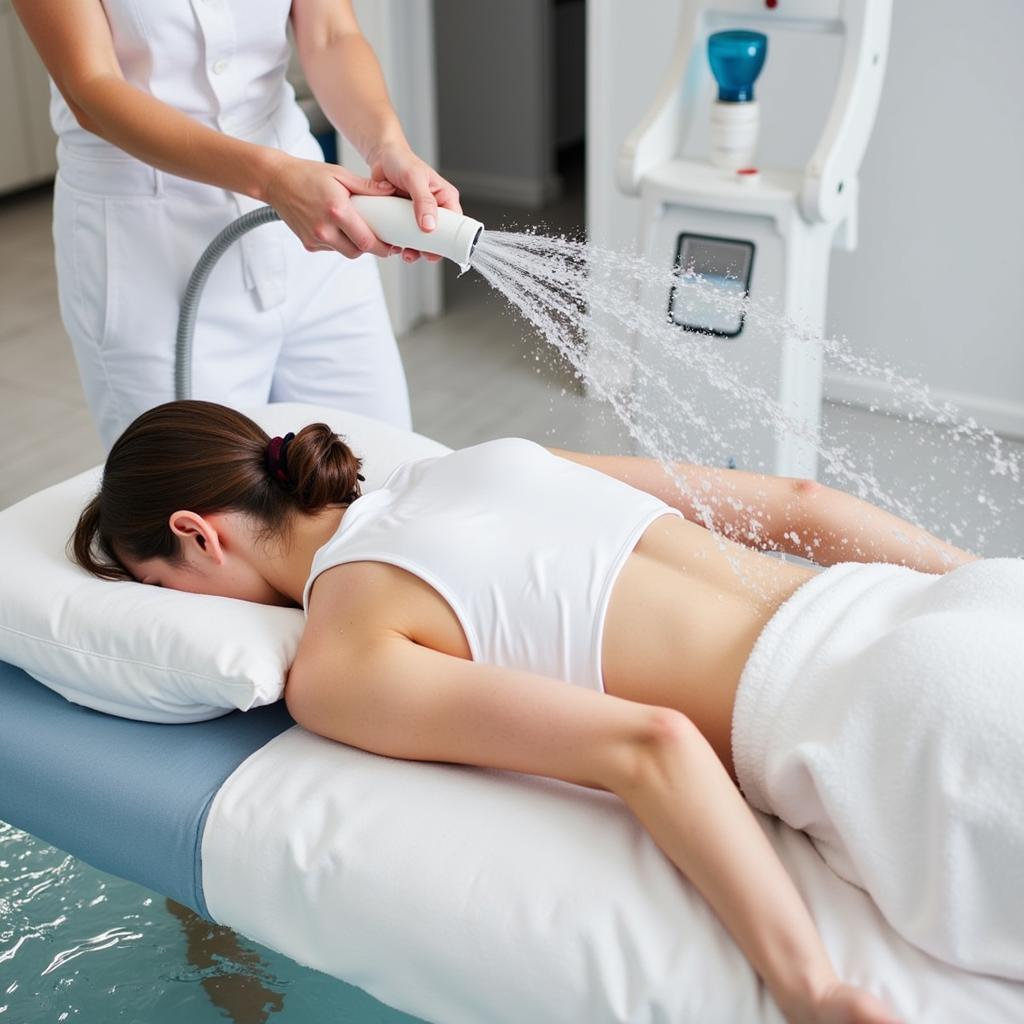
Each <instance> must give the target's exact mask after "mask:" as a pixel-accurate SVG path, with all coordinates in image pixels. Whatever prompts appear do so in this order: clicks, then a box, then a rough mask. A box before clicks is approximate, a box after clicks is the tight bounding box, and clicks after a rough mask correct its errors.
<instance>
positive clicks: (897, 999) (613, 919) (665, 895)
mask: <svg viewBox="0 0 1024 1024" xmlns="http://www.w3.org/2000/svg"><path fill="white" fill-rule="evenodd" d="M755 813H756V812H755ZM757 817H758V820H759V822H760V823H761V825H762V827H763V828H764V829H765V832H766V834H767V835H768V838H769V839H770V841H771V843H772V845H773V846H774V847H775V849H776V850H777V851H778V853H779V855H780V856H781V857H782V859H783V862H784V863H785V864H786V866H787V868H788V869H789V871H790V873H791V874H792V875H793V877H794V879H795V881H796V883H797V886H798V887H799V889H800V891H801V893H802V894H803V896H804V899H805V900H806V901H807V903H808V905H809V907H810V909H811V912H812V914H813V916H814V918H815V920H816V922H817V924H818V927H819V928H820V930H821V932H822V934H823V936H824V939H825V942H826V945H827V946H828V949H829V951H830V953H831V955H832V957H833V959H834V962H835V963H836V965H837V968H838V970H839V972H840V974H841V975H842V976H843V977H844V978H845V979H846V980H848V981H851V982H858V983H862V984H865V985H867V986H868V987H870V988H871V989H872V990H873V991H875V992H876V993H878V994H879V995H881V996H883V997H885V998H887V999H888V1000H889V1001H890V1002H891V1004H892V1005H893V1006H894V1008H895V1009H896V1010H897V1011H898V1012H899V1013H901V1014H902V1015H904V1016H905V1018H906V1020H907V1021H908V1022H914V1024H918V1022H927V1024H947V1022H948V1024H963V1022H964V1021H985V1022H986V1024H1017V1022H1019V1021H1021V1020H1024V985H1021V984H1014V983H1011V982H1006V981H1000V980H997V979H994V978H988V977H983V976H980V975H972V974H967V973H965V972H963V971H957V970H954V969H950V968H949V967H947V966H946V965H944V964H941V963H939V962H938V961H936V960H933V959H932V958H930V957H929V956H928V955H927V954H925V953H922V952H920V951H919V950H917V949H915V948H914V947H912V946H910V945H908V944H907V943H906V942H904V941H903V940H902V939H901V938H900V937H899V936H898V935H897V934H896V933H895V932H894V931H893V930H892V929H891V928H890V927H889V926H888V925H887V924H886V923H885V921H884V920H883V919H882V917H881V915H880V914H879V913H878V910H877V908H876V907H875V905H874V904H873V903H872V902H871V900H870V899H869V897H868V896H867V895H866V894H865V893H864V892H862V891H861V890H860V889H857V888H856V887H854V886H852V885H850V884H849V883H847V882H845V881H843V880H842V879H840V878H839V877H838V876H836V875H835V874H833V872H832V871H831V869H829V868H828V866H827V865H826V864H825V863H824V861H823V860H822V859H821V857H820V855H819V854H818V853H817V852H816V850H815V849H814V847H813V846H812V845H811V843H810V841H809V840H808V839H807V837H806V836H805V835H804V834H803V833H801V832H796V831H794V830H792V829H790V828H789V827H788V826H786V825H784V824H783V823H782V822H780V821H779V820H778V819H775V818H770V817H767V816H765V815H761V814H757ZM202 858H203V883H204V888H205V894H206V901H207V904H208V906H209V908H210V912H211V913H212V915H213V916H214V917H215V919H216V920H218V921H220V922H221V923H223V924H226V925H230V926H231V927H232V928H234V929H236V930H237V931H239V932H241V933H242V934H243V935H246V936H249V937H250V938H252V939H254V940H256V941H258V942H261V943H263V944H264V945H266V946H269V947H271V948H273V949H276V950H278V951H280V952H282V953H284V954H286V955H287V956H289V957H291V958H293V959H294V960H296V961H298V962H299V963H301V964H305V965H308V966H311V967H314V968H316V969H318V970H321V971H325V972H327V973H329V974H332V975H335V976H337V977H339V978H342V979H344V980H345V981H347V982H350V983H352V984H355V985H358V986H359V987H361V988H363V989H365V990H366V991H367V992H369V993H370V994H371V995H373V996H375V997H376V998H378V999H380V1000H381V1001H383V1002H385V1003H388V1004H390V1005H391V1006H394V1007H396V1008H398V1009H400V1010H403V1011H405V1012H407V1013H410V1014H414V1015H416V1016H418V1017H422V1018H424V1019H425V1020H428V1021H434V1022H438V1024H524V1022H529V1024H576V1022H579V1024H584V1022H586V1024H606V1022H608V1024H610V1022H622V1021H629V1022H633V1024H719V1022H720V1024H779V1022H781V1020H782V1017H781V1015H780V1014H779V1012H778V1010H777V1008H776V1007H775V1004H774V1002H773V1001H772V1000H771V998H770V997H769V996H768V994H767V992H766V991H765V990H764V988H763V986H761V985H760V984H759V983H758V979H757V977H756V975H755V974H754V973H753V971H752V969H751V968H750V966H749V964H748V963H747V961H746V960H745V959H744V957H743V955H742V954H741V952H740V951H739V949H738V947H737V946H736V945H735V944H734V943H733V942H732V940H731V938H730V936H729V934H728V933H727V932H726V931H725V929H724V927H723V926H722V925H721V924H720V923H719V921H718V919H717V918H716V917H715V916H714V914H713V913H712V912H711V910H710V908H709V907H708V905H707V904H706V903H705V902H704V900H703V898H702V897H701V896H700V894H699V893H698V892H697V891H696V889H694V888H693V886H692V885H691V884H690V883H689V882H688V881H687V880H686V879H685V878H684V877H683V876H682V875H681V874H680V873H679V872H678V871H677V870H676V868H675V867H674V865H673V864H672V863H671V862H670V861H669V860H668V858H667V857H665V855H664V854H663V853H662V852H661V851H660V849H659V848H658V847H657V846H656V845H655V843H654V841H653V840H652V839H651V838H650V836H649V834H648V833H647V832H646V831H645V830H644V829H643V827H642V826H641V825H640V823H639V822H638V821H637V819H636V818H635V817H634V816H633V814H632V813H631V812H630V811H629V809H628V808H627V807H626V806H625V804H623V803H622V802H621V801H620V800H618V798H616V797H614V796H612V795H611V794H608V793H603V792H598V791H594V790H590V789H585V788H583V787H577V786H573V785H570V784H569V783H563V782H559V781H557V780H551V779H543V778H539V777H535V776H528V775H519V774H516V773H511V772H497V771H490V770H486V769H478V768H469V767H464V766H460V765H450V764H436V763H422V762H411V761H401V760H394V759H390V758H384V757H379V756H377V755H375V754H370V753H367V752H365V751H362V750H357V749H354V748H352V747H347V746H344V745H342V744H339V743H334V742H332V741H329V740H326V739H323V738H322V737H319V736H316V735H313V734H312V733H309V732H307V731H306V730H304V729H302V728H300V727H298V726H296V727H294V728H292V729H289V730H287V731H286V732H284V733H282V734H281V735H279V736H278V737H276V738H275V739H274V740H272V741H271V742H270V743H268V744H267V745H266V746H265V747H263V748H262V749H260V750H258V751H257V752H256V753H255V754H253V755H252V756H251V757H250V758H249V759H248V760H246V761H245V762H244V763H243V764H242V765H240V766H239V768H238V769H237V770H236V771H235V772H234V773H233V774H232V775H231V777H230V778H229V779H228V780H227V782H226V783H225V784H224V786H223V787H222V788H221V790H220V791H219V792H218V794H217V796H216V797H215V798H214V801H213V803H212V806H211V809H210V813H209V818H208V820H207V823H206V830H205V834H204V836H203V843H202Z"/></svg>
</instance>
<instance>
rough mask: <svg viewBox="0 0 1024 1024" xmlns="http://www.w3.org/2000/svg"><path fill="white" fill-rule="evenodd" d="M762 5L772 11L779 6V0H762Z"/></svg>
mask: <svg viewBox="0 0 1024 1024" xmlns="http://www.w3.org/2000/svg"><path fill="white" fill-rule="evenodd" d="M764 5H765V7H767V8H768V10H769V11H774V10H775V8H776V7H778V6H779V0H764Z"/></svg>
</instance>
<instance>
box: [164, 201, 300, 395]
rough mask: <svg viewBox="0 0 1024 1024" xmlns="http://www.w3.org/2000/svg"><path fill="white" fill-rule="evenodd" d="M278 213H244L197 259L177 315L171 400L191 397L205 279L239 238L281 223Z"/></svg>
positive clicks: (271, 210) (263, 209) (265, 210)
mask: <svg viewBox="0 0 1024 1024" xmlns="http://www.w3.org/2000/svg"><path fill="white" fill-rule="evenodd" d="M280 219H281V218H280V216H278V213H277V210H275V209H274V208H273V207H270V206H261V207H260V208H259V209H258V210H250V211H249V212H248V213H243V214H242V216H241V217H239V218H238V219H237V220H233V221H232V222H231V223H230V224H229V225H228V226H227V227H226V228H225V229H224V230H223V231H222V232H221V233H220V234H219V235H217V237H216V238H215V239H214V240H213V241H212V242H211V243H210V244H209V245H208V246H207V247H206V251H205V252H204V253H203V255H202V256H200V257H199V262H198V263H197V264H196V265H195V269H194V270H193V271H192V275H191V277H189V279H188V285H187V286H186V288H185V296H184V298H183V299H182V300H181V312H179V313H178V335H177V340H176V342H175V347H174V397H175V398H177V399H181V398H191V397H192V338H193V335H194V334H195V330H196V313H197V311H198V309H199V299H200V297H201V296H202V294H203V288H204V287H205V286H206V279H207V278H208V277H209V276H210V271H211V270H213V268H214V266H215V265H216V263H217V260H219V259H220V258H221V256H223V255H224V253H225V252H226V251H227V250H228V249H229V248H230V247H231V246H232V245H233V244H234V243H235V242H237V241H238V239H240V238H241V237H242V235H244V234H247V233H248V232H250V231H252V229H253V228H258V227H259V226H260V225H261V224H270V223H271V222H273V221H275V220H280Z"/></svg>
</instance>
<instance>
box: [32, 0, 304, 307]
mask: <svg viewBox="0 0 1024 1024" xmlns="http://www.w3.org/2000/svg"><path fill="white" fill-rule="evenodd" d="M101 2H102V4H103V10H104V13H105V14H106V16H107V22H108V24H109V25H110V34H111V37H112V39H113V42H114V52H115V54H116V56H117V61H118V64H119V65H120V67H121V71H122V73H123V74H124V77H125V80H126V81H127V82H128V84H129V85H133V86H135V87H136V88H137V89H141V90H142V91H143V92H146V93H149V94H150V95H151V96H153V97H155V98H156V99H158V100H162V101H163V102H164V103H167V104H168V105H170V106H172V107H174V108H175V109H176V110H180V111H181V112H182V113H184V114H187V115H189V117H192V118H194V119H195V120H196V121H199V122H200V123H201V124H204V125H206V126H207V127H209V128H213V129H216V130H219V131H221V132H223V133H224V134H226V135H231V136H233V137H235V138H239V139H244V140H245V141H247V142H252V143H256V144H257V145H262V146H271V147H274V148H276V149H281V150H284V151H285V152H287V153H290V154H292V155H293V156H299V157H304V158H306V159H312V160H320V159H322V158H323V154H322V153H321V151H320V147H319V146H318V145H317V143H316V141H315V140H314V139H313V137H312V135H311V134H310V130H309V121H308V119H307V118H306V115H305V114H304V113H303V112H302V108H301V107H300V106H299V105H298V103H297V102H296V100H295V90H294V89H293V88H292V86H291V83H290V82H289V81H288V80H287V78H286V77H285V74H286V72H287V69H288V61H289V58H290V54H291V46H290V44H289V41H288V35H287V30H288V13H289V10H290V9H291V4H290V2H289V0H260V2H259V3H243V2H241V0H145V2H144V3H140V2H138V0H101ZM50 122H51V124H52V125H53V130H54V131H55V132H56V133H57V162H58V164H59V166H60V174H59V176H60V179H61V181H62V182H63V183H64V184H65V185H69V186H71V187H72V188H75V189H77V190H79V191H84V192H88V193H91V194H100V195H105V196H135V197H141V196H151V197H155V198H157V199H158V200H159V199H160V198H162V197H164V196H166V195H174V196H182V197H184V198H186V199H187V200H189V201H191V202H195V203H205V204H211V203H213V202H224V203H227V204H229V205H230V209H231V214H232V215H230V216H229V217H228V218H227V219H229V220H230V219H233V217H238V216H241V215H242V214H243V213H247V212H249V211H250V210H254V209H256V208H257V207H259V206H262V205H263V203H261V202H260V201H258V200H255V199H251V198H250V197H249V196H245V195H240V194H237V193H234V192H228V191H226V190H224V189H219V188H216V187H215V186H212V185H206V184H203V183H202V182H198V181H192V180H191V179H188V178H180V177H177V176H176V175H171V174H167V173H165V172H163V171H159V170H156V169H155V168H152V167H150V166H149V165H147V164H145V163H143V162H142V161H141V160H138V159H136V158H135V157H133V156H131V155H129V154H128V153H126V152H125V151H124V150H122V149H120V148H118V147H117V146H115V145H113V144H112V143H110V142H107V141H106V140H105V139H102V138H100V137H99V136H98V135H94V134H93V133H92V132H90V131H87V130H86V129H85V128H82V127H81V126H80V125H79V123H78V121H77V120H76V118H75V115H74V114H73V113H72V111H71V109H70V108H69V107H68V105H67V102H66V101H65V100H64V97H63V96H62V95H61V94H60V91H59V90H58V89H57V87H56V86H55V85H54V83H53V80H52V79H51V81H50ZM210 223H211V225H215V227H211V229H210V230H209V238H208V239H207V240H212V237H213V235H214V234H215V233H216V230H218V229H219V228H220V227H221V226H223V225H222V224H221V223H220V220H219V218H218V216H217V215H215V214H213V211H211V217H210ZM136 230H144V227H143V226H142V222H141V221H138V222H137V227H136ZM282 237H283V233H282V232H281V231H266V230H261V231H258V232H250V233H249V234H247V235H246V236H244V237H243V238H242V239H241V240H240V243H239V248H240V250H241V253H242V265H243V271H244V274H245V286H246V288H249V289H252V290H253V291H254V292H255V293H256V295H257V296H258V299H259V302H260V306H261V308H262V309H264V310H267V309H273V308H275V307H277V306H280V305H281V304H282V303H283V302H284V301H285V299H286V297H287V289H286V284H285V277H286V265H285V255H284V252H283V250H282V247H281V238H282ZM64 242H65V244H72V243H71V242H70V240H68V239H65V240H64ZM200 251H201V250H200ZM197 255H198V254H197Z"/></svg>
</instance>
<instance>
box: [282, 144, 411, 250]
mask: <svg viewBox="0 0 1024 1024" xmlns="http://www.w3.org/2000/svg"><path fill="white" fill-rule="evenodd" d="M394 193H395V187H394V185H392V184H391V183H390V182H388V181H372V180H371V179H369V178H360V177H359V176H358V175H357V174H353V173H352V172H351V171H348V170H346V169H345V168H344V167H340V166H339V165H338V164H325V163H321V162H320V161H319V160H303V159H301V158H300V157H293V156H289V155H287V154H284V153H282V154H281V159H279V160H278V162H277V164H276V166H275V168H274V171H273V173H272V175H271V177H270V180H269V181H268V182H267V185H266V187H265V188H264V196H263V197H264V198H265V199H266V201H267V202H268V203H269V204H270V205H271V206H272V207H273V208H274V209H275V210H276V211H277V212H278V214H280V217H281V220H283V221H284V222H285V224H287V225H288V227H290V228H291V229H292V231H294V232H295V234H296V235H298V237H299V241H301V242H302V244H303V245H304V246H305V247H306V250H307V251H308V252H317V251H320V250H335V251H337V252H340V253H341V254H342V256H346V257H348V259H355V258H356V257H357V256H362V254H363V253H364V252H369V253H373V255H374V256H390V255H391V254H392V252H393V251H394V247H393V246H390V245H388V244H387V243H385V242H382V241H381V240H380V239H379V238H378V237H377V236H376V235H375V234H374V233H373V230H372V229H371V228H370V226H369V225H368V224H367V223H366V221H365V220H363V218H362V217H360V216H359V214H358V213H356V211H355V207H353V206H352V204H351V203H350V202H349V197H350V196H353V195H364V196H390V195H394Z"/></svg>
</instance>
